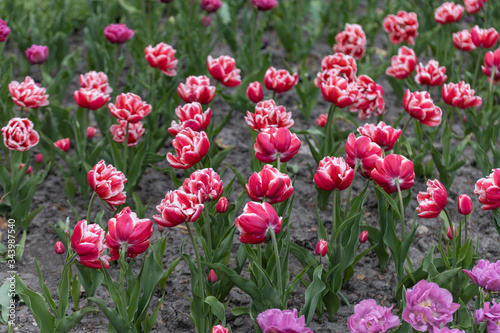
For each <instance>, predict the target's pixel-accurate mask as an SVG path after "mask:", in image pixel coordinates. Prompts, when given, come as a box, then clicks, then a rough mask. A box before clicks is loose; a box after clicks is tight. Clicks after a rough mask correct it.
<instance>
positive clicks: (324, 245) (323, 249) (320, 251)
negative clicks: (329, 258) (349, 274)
mask: <svg viewBox="0 0 500 333" xmlns="http://www.w3.org/2000/svg"><path fill="white" fill-rule="evenodd" d="M315 252H316V254H317V255H318V256H322V257H324V256H326V253H327V252H328V242H327V241H326V240H324V239H321V240H320V241H319V242H318V244H317V245H316V250H315Z"/></svg>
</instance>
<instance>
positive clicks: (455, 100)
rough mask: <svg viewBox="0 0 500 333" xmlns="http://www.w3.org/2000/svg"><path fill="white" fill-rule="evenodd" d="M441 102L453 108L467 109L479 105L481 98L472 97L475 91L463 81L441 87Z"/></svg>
mask: <svg viewBox="0 0 500 333" xmlns="http://www.w3.org/2000/svg"><path fill="white" fill-rule="evenodd" d="M442 94H443V101H444V102H445V103H446V104H448V105H451V106H453V107H457V108H460V109H468V108H471V107H476V106H479V105H481V102H482V100H481V97H478V96H474V94H475V91H474V89H471V87H470V85H469V84H466V83H465V82H464V81H460V82H459V83H448V84H444V85H443V89H442Z"/></svg>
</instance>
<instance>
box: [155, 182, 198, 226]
mask: <svg viewBox="0 0 500 333" xmlns="http://www.w3.org/2000/svg"><path fill="white" fill-rule="evenodd" d="M203 207H204V205H203V204H202V203H201V202H200V200H199V199H198V196H197V195H195V194H191V193H186V192H184V191H183V190H182V189H180V190H176V191H169V192H167V193H166V194H165V198H164V199H163V200H162V201H161V203H160V204H159V205H158V206H156V210H157V211H158V213H160V214H157V215H154V216H153V220H154V221H155V222H156V223H158V225H159V226H162V227H165V228H170V227H175V226H176V225H179V224H181V223H185V222H186V223H187V222H194V221H196V220H197V219H198V218H199V217H200V215H201V212H202V211H203Z"/></svg>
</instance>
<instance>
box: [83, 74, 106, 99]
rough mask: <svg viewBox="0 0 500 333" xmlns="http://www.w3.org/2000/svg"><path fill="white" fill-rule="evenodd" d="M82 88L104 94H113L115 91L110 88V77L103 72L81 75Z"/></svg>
mask: <svg viewBox="0 0 500 333" xmlns="http://www.w3.org/2000/svg"><path fill="white" fill-rule="evenodd" d="M80 87H81V88H86V89H97V90H98V91H100V92H101V93H103V94H108V95H109V94H111V92H112V91H113V89H111V87H110V86H109V83H108V76H107V75H106V74H104V73H103V72H96V71H90V72H88V73H85V74H82V75H80Z"/></svg>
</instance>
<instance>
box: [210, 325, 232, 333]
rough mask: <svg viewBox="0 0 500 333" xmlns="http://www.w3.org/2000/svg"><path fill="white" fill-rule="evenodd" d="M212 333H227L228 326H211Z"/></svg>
mask: <svg viewBox="0 0 500 333" xmlns="http://www.w3.org/2000/svg"><path fill="white" fill-rule="evenodd" d="M212 333H229V328H226V327H224V326H222V325H217V326H214V327H212Z"/></svg>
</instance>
